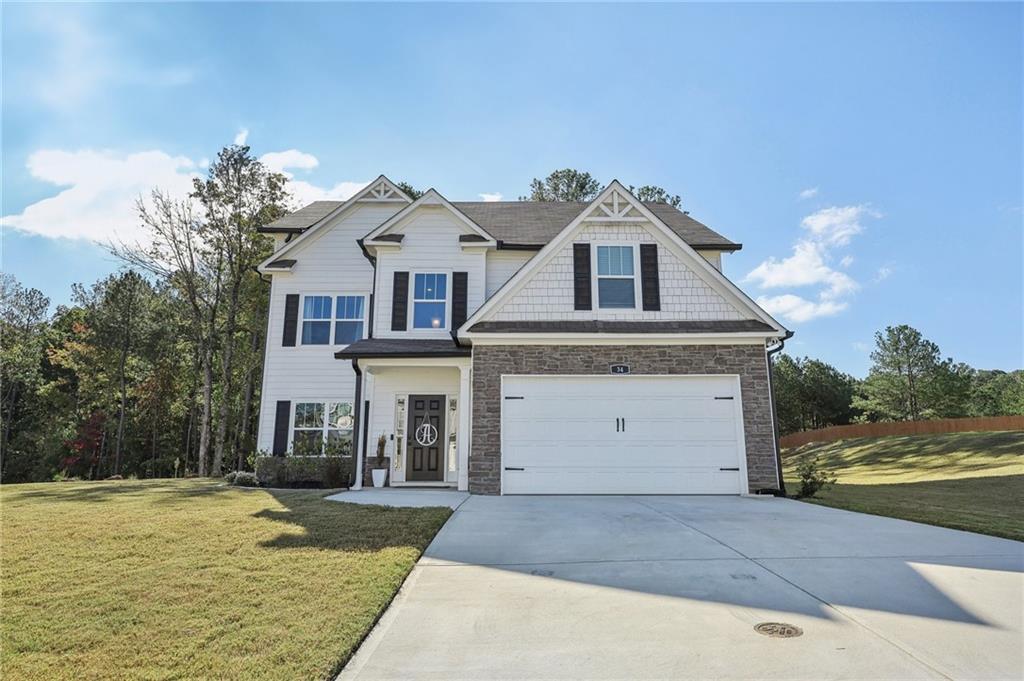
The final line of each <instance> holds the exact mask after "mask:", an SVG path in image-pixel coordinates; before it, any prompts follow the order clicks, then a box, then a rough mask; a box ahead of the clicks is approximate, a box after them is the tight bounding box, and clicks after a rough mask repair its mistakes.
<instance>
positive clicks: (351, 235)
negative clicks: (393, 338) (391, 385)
mask: <svg viewBox="0 0 1024 681" xmlns="http://www.w3.org/2000/svg"><path fill="white" fill-rule="evenodd" d="M399 208H401V206H400V205H398V204H384V205H372V204H370V205H366V206H359V207H356V208H354V209H353V210H352V211H351V212H350V213H347V214H345V215H343V216H341V218H339V220H338V221H337V222H336V223H335V224H334V225H325V226H324V227H323V228H321V230H320V233H319V234H317V235H313V236H312V237H311V238H310V240H308V241H306V242H304V243H303V244H301V245H300V246H298V247H297V248H296V250H294V251H292V252H291V254H289V255H288V257H289V258H292V257H294V258H295V259H296V260H297V261H298V262H297V263H296V265H295V267H294V269H293V270H292V271H291V272H287V273H277V274H274V275H273V283H272V285H271V289H270V314H269V326H268V333H267V348H266V359H265V361H264V372H263V392H262V396H261V404H260V426H259V437H258V440H257V448H258V449H259V450H265V451H270V449H271V448H272V446H273V441H274V413H275V409H276V403H277V401H278V400H288V401H290V402H293V403H294V402H296V401H301V400H306V399H310V400H312V399H325V400H327V399H333V400H338V401H345V402H351V401H353V399H354V397H355V373H354V372H353V371H352V363H351V362H349V361H346V360H339V359H335V358H334V352H335V351H336V350H337V349H338V348H337V346H334V345H307V346H303V345H302V344H301V340H302V321H301V317H302V308H301V299H300V307H299V329H298V334H297V339H296V345H295V347H284V346H282V345H281V341H282V336H283V332H284V306H285V296H287V295H288V294H289V293H297V294H300V295H302V294H320V295H333V296H336V295H345V294H350V295H364V296H366V297H367V300H366V305H367V307H368V306H369V302H370V301H369V295H370V292H371V289H372V288H373V268H372V267H371V266H370V263H369V261H368V260H367V259H366V258H365V257H364V256H363V253H362V251H361V250H360V248H359V245H358V244H357V243H356V239H359V238H361V237H363V236H365V235H366V234H367V233H368V232H370V231H371V230H373V229H374V228H375V227H377V226H378V225H380V224H381V223H382V222H384V221H385V220H387V219H388V218H389V217H391V216H392V215H393V214H394V213H396V212H397V211H398V209H399ZM364 333H365V331H364ZM293 408H294V407H293Z"/></svg>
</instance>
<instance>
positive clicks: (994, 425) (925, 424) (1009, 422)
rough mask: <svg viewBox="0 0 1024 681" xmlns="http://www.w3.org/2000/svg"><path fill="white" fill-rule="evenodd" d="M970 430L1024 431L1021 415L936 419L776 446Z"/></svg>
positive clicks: (860, 426) (834, 431)
mask: <svg viewBox="0 0 1024 681" xmlns="http://www.w3.org/2000/svg"><path fill="white" fill-rule="evenodd" d="M971 430H980V431H989V430H1024V416H980V417H976V418H966V419H935V420H932V421H895V422H892V423H854V424H851V425H848V426H830V427H828V428H820V429H818V430H807V431H804V432H802V433H793V434H792V435H784V436H782V437H781V438H780V439H779V444H780V445H781V446H782V447H783V448H784V449H789V448H790V447H800V446H802V445H805V444H807V443H808V442H834V441H835V440H847V439H849V438H853V437H885V436H886V435H928V434H931V433H964V432H967V431H971Z"/></svg>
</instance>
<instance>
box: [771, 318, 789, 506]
mask: <svg viewBox="0 0 1024 681" xmlns="http://www.w3.org/2000/svg"><path fill="white" fill-rule="evenodd" d="M792 337H793V332H792V331H787V332H786V335H785V336H783V337H782V338H780V339H779V342H778V344H777V345H775V346H774V347H772V348H768V349H767V350H766V351H765V358H766V361H767V363H768V395H769V397H770V398H771V406H772V440H774V442H775V471H776V476H777V478H778V481H779V492H780V493H781V494H782V496H786V481H785V479H784V478H783V477H782V448H781V447H780V446H779V412H778V409H776V407H775V384H774V381H773V380H772V355H774V354H775V353H777V352H779V351H780V350H782V349H783V348H784V347H786V341H787V340H789V339H790V338H792Z"/></svg>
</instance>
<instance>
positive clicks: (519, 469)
mask: <svg viewBox="0 0 1024 681" xmlns="http://www.w3.org/2000/svg"><path fill="white" fill-rule="evenodd" d="M505 470H507V471H525V470H526V469H525V468H517V467H515V466H505Z"/></svg>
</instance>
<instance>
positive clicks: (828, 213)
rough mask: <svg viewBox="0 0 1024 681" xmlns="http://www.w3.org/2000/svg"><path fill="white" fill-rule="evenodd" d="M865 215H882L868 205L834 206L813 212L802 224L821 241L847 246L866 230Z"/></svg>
mask: <svg viewBox="0 0 1024 681" xmlns="http://www.w3.org/2000/svg"><path fill="white" fill-rule="evenodd" d="M865 216H870V217H876V218H877V217H881V215H880V214H879V213H876V212H874V211H872V210H870V209H869V208H868V207H867V206H832V207H831V208H822V209H821V210H819V211H815V212H814V213H811V214H810V215H808V216H807V217H805V218H804V219H803V220H801V221H800V226H801V227H803V228H804V229H806V230H807V231H809V232H810V233H811V234H813V235H814V236H815V237H816V238H817V239H819V240H821V241H825V242H827V243H828V244H830V245H834V246H845V245H846V244H848V243H850V239H852V238H853V237H854V236H856V235H858V234H860V233H861V232H862V231H864V228H863V227H862V226H861V224H860V220H861V218H863V217H865Z"/></svg>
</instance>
